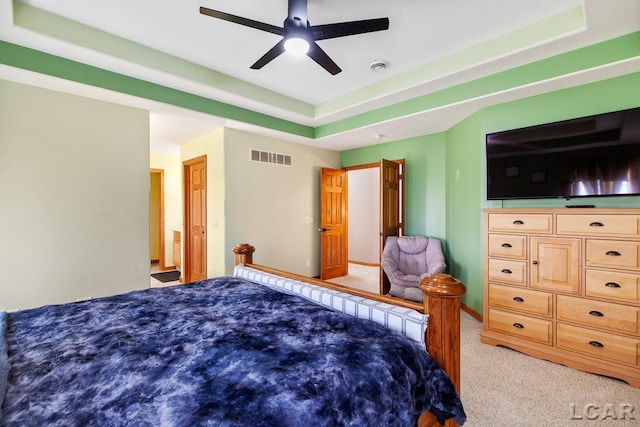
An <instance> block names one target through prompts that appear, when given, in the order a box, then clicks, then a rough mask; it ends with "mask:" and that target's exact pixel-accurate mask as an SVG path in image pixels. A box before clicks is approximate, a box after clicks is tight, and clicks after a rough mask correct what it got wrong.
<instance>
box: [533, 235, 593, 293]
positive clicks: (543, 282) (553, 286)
mask: <svg viewBox="0 0 640 427" xmlns="http://www.w3.org/2000/svg"><path fill="white" fill-rule="evenodd" d="M580 247H581V241H580V239H570V238H567V239H558V238H557V237H533V236H532V237H531V287H532V288H536V289H546V290H552V291H560V292H571V293H574V294H577V293H579V292H580V277H581V274H580V259H581V256H580Z"/></svg>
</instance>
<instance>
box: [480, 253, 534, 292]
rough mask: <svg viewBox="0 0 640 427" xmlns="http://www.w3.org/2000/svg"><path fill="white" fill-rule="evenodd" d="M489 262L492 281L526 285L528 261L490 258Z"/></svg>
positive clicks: (489, 274)
mask: <svg viewBox="0 0 640 427" xmlns="http://www.w3.org/2000/svg"><path fill="white" fill-rule="evenodd" d="M488 264H489V273H488V276H489V281H490V282H502V283H509V284H512V285H519V286H525V285H526V283H527V282H526V278H527V263H526V262H524V261H511V260H504V259H497V258H489V261H488Z"/></svg>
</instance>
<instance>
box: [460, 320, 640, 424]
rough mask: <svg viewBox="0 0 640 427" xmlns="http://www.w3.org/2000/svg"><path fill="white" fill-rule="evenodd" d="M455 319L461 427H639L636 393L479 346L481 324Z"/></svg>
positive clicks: (610, 382)
mask: <svg viewBox="0 0 640 427" xmlns="http://www.w3.org/2000/svg"><path fill="white" fill-rule="evenodd" d="M461 317H462V327H461V361H460V363H461V368H460V370H461V387H460V389H461V390H460V394H461V397H462V403H463V404H464V407H465V411H466V412H467V417H468V421H467V423H465V426H467V425H468V426H471V427H476V426H480V427H484V426H513V427H547V426H549V427H563V426H622V425H625V426H626V425H628V426H631V425H634V426H640V390H639V389H635V388H633V387H631V386H629V385H628V384H627V383H625V382H622V381H618V380H614V379H610V378H606V377H602V376H599V375H593V374H588V373H585V372H580V371H576V370H574V369H570V368H567V367H565V366H562V365H558V364H555V363H551V362H547V361H544V360H538V359H535V358H533V357H529V356H526V355H524V354H521V353H518V352H516V351H513V350H509V349H506V348H503V347H495V346H490V345H486V344H482V343H481V342H480V331H481V330H482V323H480V322H478V321H477V320H475V319H474V318H473V317H471V316H469V315H468V314H467V313H464V312H463V313H462V316H461ZM603 363H605V362H603ZM631 411H633V412H631ZM596 416H597V418H596V419H592V420H590V419H588V418H593V417H596ZM625 416H626V420H623V419H622V418H623V417H625ZM580 418H581V419H580ZM631 418H635V420H632V419H631Z"/></svg>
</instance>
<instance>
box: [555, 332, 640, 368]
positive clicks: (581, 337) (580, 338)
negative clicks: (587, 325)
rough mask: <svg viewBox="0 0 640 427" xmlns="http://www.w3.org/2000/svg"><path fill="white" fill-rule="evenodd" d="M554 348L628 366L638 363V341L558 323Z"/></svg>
mask: <svg viewBox="0 0 640 427" xmlns="http://www.w3.org/2000/svg"><path fill="white" fill-rule="evenodd" d="M556 337H557V338H556V346H557V347H558V348H561V349H564V350H571V351H576V352H579V353H583V354H587V355H589V356H595V357H599V358H602V359H605V360H611V361H615V362H620V363H626V364H628V365H636V364H637V363H638V340H635V339H633V338H627V337H621V336H617V335H613V334H609V333H606V332H597V331H592V330H590V329H584V328H579V327H577V326H571V325H564V324H562V323H558V324H557V327H556Z"/></svg>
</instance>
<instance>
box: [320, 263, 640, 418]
mask: <svg viewBox="0 0 640 427" xmlns="http://www.w3.org/2000/svg"><path fill="white" fill-rule="evenodd" d="M349 273H350V274H349V275H348V276H345V277H342V278H337V279H332V280H331V282H334V283H340V284H343V285H347V286H352V287H357V288H359V289H364V290H369V291H374V292H377V289H378V279H377V276H376V274H377V273H378V268H377V267H375V268H372V267H364V266H361V265H358V264H350V265H349ZM461 317H462V327H461V361H460V363H461V387H460V389H461V392H460V394H461V397H462V403H463V404H464V408H465V411H466V413H467V417H468V419H467V422H466V423H465V426H469V427H501V426H508V427H565V426H571V427H573V426H576V427H582V426H591V427H595V426H640V389H635V388H633V387H631V386H629V385H628V384H627V383H625V382H622V381H618V380H614V379H611V378H606V377H602V376H599V375H593V374H589V373H585V372H580V371H576V370H574V369H570V368H567V367H565V366H562V365H558V364H555V363H551V362H547V361H544V360H539V359H535V358H533V357H529V356H526V355H524V354H521V353H518V352H516V351H513V350H509V349H506V348H503V347H495V346H490V345H486V344H482V343H481V342H480V331H481V330H482V323H481V322H478V321H477V320H475V319H474V318H473V317H471V316H470V315H468V314H467V313H464V312H463V313H462V316H461ZM603 363H605V362H603Z"/></svg>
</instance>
